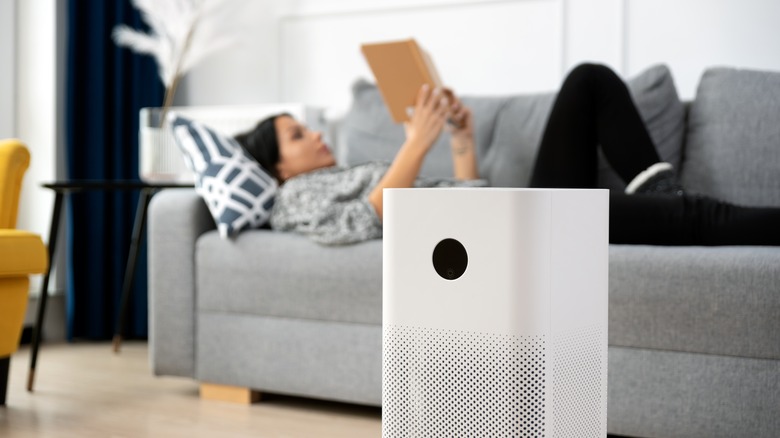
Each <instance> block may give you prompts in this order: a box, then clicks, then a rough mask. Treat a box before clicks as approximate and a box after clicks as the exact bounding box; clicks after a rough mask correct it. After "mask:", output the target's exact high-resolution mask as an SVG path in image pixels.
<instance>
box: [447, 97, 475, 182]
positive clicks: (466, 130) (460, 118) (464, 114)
mask: <svg viewBox="0 0 780 438" xmlns="http://www.w3.org/2000/svg"><path fill="white" fill-rule="evenodd" d="M449 94H450V95H451V99H452V105H451V106H450V111H451V112H450V123H449V124H448V128H447V129H448V130H449V131H450V135H451V138H450V148H451V149H452V166H453V173H454V174H455V178H457V179H462V180H471V179H477V178H479V170H478V169H477V157H476V147H475V145H474V119H473V117H472V116H471V110H470V109H469V107H467V106H465V105H463V102H461V101H460V99H458V97H457V96H455V94H454V93H452V92H449Z"/></svg>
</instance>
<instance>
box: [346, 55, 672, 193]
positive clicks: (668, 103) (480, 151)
mask: <svg viewBox="0 0 780 438" xmlns="http://www.w3.org/2000/svg"><path fill="white" fill-rule="evenodd" d="M627 84H628V87H629V90H630V91H631V94H632V96H633V98H634V100H635V102H636V104H637V107H638V108H639V112H640V115H641V116H642V118H643V119H644V121H645V123H646V125H647V126H648V128H649V131H650V135H651V137H652V138H653V140H654V141H655V142H656V144H657V146H658V149H659V154H660V155H661V157H662V159H664V160H665V161H669V162H671V163H672V164H673V165H675V166H679V163H680V158H681V154H682V144H683V136H684V121H685V111H684V106H683V104H682V103H681V102H680V100H679V98H678V96H677V91H676V89H675V86H674V81H673V80H672V77H671V74H670V72H669V69H668V68H667V67H666V66H663V65H658V66H654V67H651V68H649V69H647V70H645V71H644V72H642V73H641V74H639V75H637V76H636V77H634V78H631V79H630V80H628V81H627ZM352 91H353V105H352V107H351V109H350V111H349V113H348V114H347V115H346V117H345V118H344V120H343V121H342V124H341V127H340V132H339V134H338V136H337V138H338V139H339V140H338V143H339V146H338V149H339V162H340V164H343V165H354V164H359V163H362V162H366V161H373V160H382V161H391V160H392V159H393V157H394V156H395V154H396V152H397V151H398V148H399V147H400V145H401V144H402V143H403V141H404V131H403V127H402V126H401V125H396V124H394V123H393V122H392V120H391V118H390V115H389V113H388V112H387V110H386V108H385V106H384V103H383V102H382V98H381V95H380V93H379V91H378V90H377V89H376V87H375V86H374V85H372V84H370V83H368V82H366V81H358V82H357V83H356V84H355V85H354V86H353V90H352ZM554 98H555V94H554V93H544V94H532V95H516V96H501V97H482V96H464V97H463V101H464V103H465V104H466V105H468V106H469V107H471V109H472V112H473V114H474V122H475V137H476V143H477V157H478V161H479V170H480V175H481V176H482V177H483V178H486V179H487V180H488V181H489V182H490V184H491V185H493V186H496V187H524V186H526V185H527V184H528V181H529V179H530V176H531V171H532V167H533V163H534V159H535V157H536V151H537V149H538V145H539V141H540V140H541V136H542V133H543V131H544V127H545V124H546V122H547V115H548V114H549V112H550V108H551V106H552V103H553V100H554ZM448 145H449V136H448V134H446V132H445V133H444V134H443V135H442V136H441V137H440V138H439V140H438V142H437V143H436V144H435V145H434V147H433V149H432V150H431V152H430V153H429V155H428V157H427V158H426V161H425V164H424V166H423V169H422V171H421V174H422V175H423V176H430V177H449V176H452V158H451V155H450V152H449V146H448ZM599 167H600V170H599V180H600V183H601V185H603V186H605V187H610V188H618V189H622V188H623V187H625V182H623V181H621V180H620V178H618V176H617V175H616V174H615V173H614V172H613V171H612V169H610V168H609V166H608V165H607V163H606V161H605V160H604V159H603V157H600V164H599Z"/></svg>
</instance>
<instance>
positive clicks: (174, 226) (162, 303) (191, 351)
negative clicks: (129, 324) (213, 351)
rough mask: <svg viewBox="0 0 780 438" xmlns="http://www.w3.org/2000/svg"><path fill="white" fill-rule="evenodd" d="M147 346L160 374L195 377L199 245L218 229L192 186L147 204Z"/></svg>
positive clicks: (172, 191) (154, 370)
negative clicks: (197, 257)
mask: <svg viewBox="0 0 780 438" xmlns="http://www.w3.org/2000/svg"><path fill="white" fill-rule="evenodd" d="M148 218H149V219H148V221H149V229H148V231H149V232H148V242H149V252H148V260H149V350H150V362H151V366H152V370H153V372H154V374H156V375H174V376H183V377H194V376H195V330H196V328H195V300H196V296H195V244H196V242H197V240H198V238H199V237H200V235H201V234H203V233H205V232H206V231H208V230H211V229H214V228H215V225H214V221H213V219H212V218H211V215H210V214H209V211H208V208H207V207H206V204H205V203H204V202H203V199H202V198H201V197H200V196H199V195H198V194H197V193H195V190H193V189H168V190H163V191H161V192H160V193H158V194H157V195H155V196H154V197H153V198H152V201H151V203H150V205H149V216H148Z"/></svg>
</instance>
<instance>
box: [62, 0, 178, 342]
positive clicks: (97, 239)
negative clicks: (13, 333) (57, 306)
mask: <svg viewBox="0 0 780 438" xmlns="http://www.w3.org/2000/svg"><path fill="white" fill-rule="evenodd" d="M119 23H125V24H127V25H129V26H131V27H133V28H136V29H144V30H145V27H144V26H143V22H142V20H141V18H140V15H139V14H138V12H137V11H136V10H135V9H134V8H133V7H132V5H131V4H130V1H129V0H68V26H67V29H68V31H67V32H68V41H67V47H68V53H67V67H66V69H67V78H66V81H67V89H66V102H65V106H66V114H65V131H66V157H67V172H68V178H69V179H71V180H137V179H138V111H139V109H140V108H142V107H145V106H160V105H161V104H162V99H163V93H164V88H163V85H162V83H161V82H160V80H159V78H158V76H157V66H156V63H155V61H154V60H153V59H152V58H151V57H149V56H140V55H138V54H135V53H133V52H131V51H130V50H128V49H126V48H120V47H117V46H116V45H115V44H114V42H113V41H112V39H111V32H112V30H113V28H114V26H115V25H117V24H119ZM137 202H138V192H137V191H136V192H109V191H89V192H83V193H79V194H72V195H70V197H69V198H68V202H67V203H66V205H67V210H66V211H67V217H68V230H67V257H66V258H67V274H66V275H67V324H68V327H67V335H68V339H73V338H86V339H109V338H111V336H112V335H113V333H114V327H115V325H116V321H117V320H118V317H119V306H120V302H121V293H122V281H123V276H124V271H125V265H126V263H127V254H128V250H129V246H130V236H131V233H132V226H133V219H134V217H135V209H136V206H137ZM136 266H137V268H136V277H135V283H134V285H135V288H134V290H133V294H132V300H131V302H130V313H129V314H128V315H129V318H128V320H127V331H126V332H125V333H126V337H136V338H144V337H146V335H147V314H146V308H147V299H146V245H145V242H142V244H141V254H140V255H139V258H138V263H137V265H136Z"/></svg>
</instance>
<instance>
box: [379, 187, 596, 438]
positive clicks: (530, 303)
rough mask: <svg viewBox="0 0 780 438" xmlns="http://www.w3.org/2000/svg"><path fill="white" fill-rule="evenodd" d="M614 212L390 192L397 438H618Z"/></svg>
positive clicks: (473, 194) (392, 423)
mask: <svg viewBox="0 0 780 438" xmlns="http://www.w3.org/2000/svg"><path fill="white" fill-rule="evenodd" d="M608 208H609V197H608V191H606V190H564V189H559V190H547V189H500V188H447V189H386V190H385V191H384V208H383V212H384V224H383V227H384V243H383V251H384V253H383V347H382V348H383V369H382V434H383V436H385V437H400V436H403V437H433V436H447V437H450V436H492V437H497V436H551V437H580V438H581V437H591V436H593V437H596V436H598V437H604V436H605V435H606V424H607V423H606V422H607V300H608V292H607V272H608Z"/></svg>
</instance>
